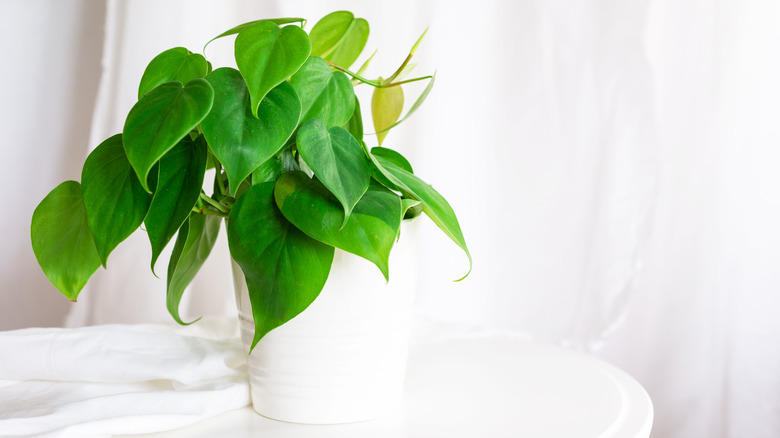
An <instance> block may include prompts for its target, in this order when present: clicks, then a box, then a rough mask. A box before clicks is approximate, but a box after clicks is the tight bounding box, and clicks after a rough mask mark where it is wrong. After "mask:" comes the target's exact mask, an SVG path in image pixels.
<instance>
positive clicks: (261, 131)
mask: <svg viewBox="0 0 780 438" xmlns="http://www.w3.org/2000/svg"><path fill="white" fill-rule="evenodd" d="M206 80H207V81H209V83H210V84H211V85H212V87H213V88H214V105H213V107H212V109H211V112H210V113H209V115H208V116H207V117H206V118H205V119H203V122H201V128H202V129H203V135H204V136H205V137H206V140H208V143H209V146H210V147H211V150H212V152H213V153H214V155H216V157H217V158H218V159H219V161H220V162H221V163H222V165H223V166H224V168H225V173H227V177H228V182H229V184H230V193H231V194H233V193H235V191H236V189H237V188H238V186H239V184H241V181H243V180H244V179H245V178H246V177H247V176H249V174H251V173H252V171H253V170H255V169H256V168H257V167H258V166H260V165H261V164H263V163H264V162H266V161H267V160H268V159H269V158H271V157H273V156H274V155H276V153H277V152H279V150H280V149H281V148H282V147H283V146H284V144H285V142H286V141H287V139H288V138H290V135H292V133H293V131H294V130H295V128H296V126H297V124H298V118H299V117H300V115H301V104H300V102H299V101H298V95H297V94H296V93H295V90H294V89H293V87H292V85H290V83H289V82H287V81H283V82H282V83H281V84H279V85H277V86H276V87H275V88H273V89H272V90H271V91H270V92H268V94H267V95H266V96H265V98H264V99H263V101H262V102H260V108H259V109H258V111H257V118H255V117H254V116H253V115H252V109H251V103H250V97H249V90H248V89H247V87H246V84H245V83H244V79H243V77H241V73H239V72H238V70H235V69H232V68H227V67H226V68H219V69H216V70H214V71H213V72H211V74H209V75H208V77H206Z"/></svg>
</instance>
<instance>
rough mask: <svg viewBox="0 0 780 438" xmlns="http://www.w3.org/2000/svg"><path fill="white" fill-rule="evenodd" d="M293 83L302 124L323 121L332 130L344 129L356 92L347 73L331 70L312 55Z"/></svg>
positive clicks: (326, 64)
mask: <svg viewBox="0 0 780 438" xmlns="http://www.w3.org/2000/svg"><path fill="white" fill-rule="evenodd" d="M290 83H291V84H292V86H293V87H295V91H296V92H297V93H298V98H299V99H300V100H301V120H300V124H301V125H303V124H304V123H306V122H307V121H309V120H311V119H320V120H322V122H323V123H325V126H326V127H327V128H328V129H330V128H332V127H334V126H343V125H344V124H345V123H347V121H348V120H349V119H350V117H352V113H353V111H354V109H355V91H354V90H353V88H352V84H351V83H350V82H349V79H347V76H346V75H345V74H344V73H341V72H337V71H331V70H330V67H329V66H328V63H327V62H325V60H323V59H322V58H318V57H316V56H311V57H309V59H308V60H307V61H306V63H305V64H303V66H302V67H301V69H300V70H298V72H297V73H295V75H293V77H292V78H290Z"/></svg>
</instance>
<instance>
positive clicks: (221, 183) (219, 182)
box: [214, 162, 227, 196]
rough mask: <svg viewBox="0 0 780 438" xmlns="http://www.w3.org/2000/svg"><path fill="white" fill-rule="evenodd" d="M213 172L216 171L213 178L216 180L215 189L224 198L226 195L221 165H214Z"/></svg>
mask: <svg viewBox="0 0 780 438" xmlns="http://www.w3.org/2000/svg"><path fill="white" fill-rule="evenodd" d="M214 170H216V171H217V174H216V175H215V178H217V188H218V189H219V194H220V195H222V196H225V195H227V189H226V188H225V180H224V178H223V176H222V163H219V162H217V163H215V164H214Z"/></svg>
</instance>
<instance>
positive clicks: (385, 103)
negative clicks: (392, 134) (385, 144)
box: [371, 85, 404, 146]
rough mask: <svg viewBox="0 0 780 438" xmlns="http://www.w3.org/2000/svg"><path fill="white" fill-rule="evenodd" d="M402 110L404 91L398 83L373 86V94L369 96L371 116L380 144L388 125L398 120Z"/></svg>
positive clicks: (388, 127)
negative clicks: (381, 86) (379, 86)
mask: <svg viewBox="0 0 780 438" xmlns="http://www.w3.org/2000/svg"><path fill="white" fill-rule="evenodd" d="M403 110H404V91H403V90H402V89H401V86H400V85H396V86H394V87H383V88H374V94H373V95H372V96H371V116H372V118H373V119H374V131H376V132H377V134H376V138H377V141H379V145H380V146H381V145H382V141H383V140H384V139H385V136H386V135H387V132H388V131H389V129H390V126H392V125H393V123H395V122H396V121H398V118H399V117H401V112H402V111H403ZM385 128H387V130H385Z"/></svg>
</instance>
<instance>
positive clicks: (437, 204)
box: [369, 152, 472, 281]
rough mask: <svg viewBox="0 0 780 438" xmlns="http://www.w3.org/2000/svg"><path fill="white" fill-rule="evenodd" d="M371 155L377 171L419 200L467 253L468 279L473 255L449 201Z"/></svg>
mask: <svg viewBox="0 0 780 438" xmlns="http://www.w3.org/2000/svg"><path fill="white" fill-rule="evenodd" d="M369 155H370V157H371V161H372V162H373V163H374V165H376V167H377V169H378V170H379V171H380V172H381V173H382V174H383V175H384V176H385V177H386V178H387V179H388V180H390V181H391V182H392V183H393V184H394V185H395V186H396V187H398V189H399V190H400V191H401V192H403V193H404V194H405V195H406V196H408V197H410V198H412V199H417V200H419V201H420V202H421V203H422V205H423V212H424V213H425V214H426V215H427V216H428V217H429V218H431V220H432V221H433V222H434V223H435V224H436V225H437V226H438V227H439V228H440V229H441V230H442V231H443V232H444V234H446V235H447V236H448V237H449V238H450V239H452V241H453V242H455V244H457V245H458V246H459V247H460V248H461V249H462V250H463V251H464V252H465V253H466V256H467V257H468V259H469V272H467V273H466V275H464V276H463V278H466V276H468V275H469V273H470V272H471V263H472V262H471V254H470V253H469V250H468V247H467V246H466V240H465V239H464V238H463V232H462V231H461V230H460V224H459V223H458V218H457V217H456V216H455V212H454V211H453V210H452V207H450V204H449V203H448V202H447V200H446V199H444V197H443V196H442V195H440V194H439V192H437V191H436V190H434V189H433V187H431V186H430V185H429V184H427V183H426V182H425V181H423V180H421V179H420V178H418V177H417V176H415V175H414V174H412V173H411V172H409V171H407V170H405V169H402V168H401V167H399V166H397V165H396V164H395V163H393V162H392V161H390V160H387V159H385V158H383V157H381V156H378V155H375V154H374V153H373V152H372V153H371V154H369ZM463 278H461V279H460V280H462V279H463ZM458 281H459V280H458Z"/></svg>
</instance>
